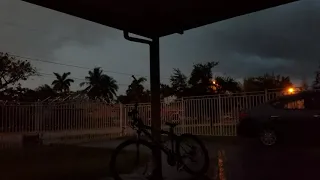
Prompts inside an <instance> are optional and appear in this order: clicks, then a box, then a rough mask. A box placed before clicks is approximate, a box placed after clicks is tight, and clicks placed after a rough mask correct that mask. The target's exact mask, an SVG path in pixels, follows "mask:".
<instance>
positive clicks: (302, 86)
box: [300, 78, 309, 91]
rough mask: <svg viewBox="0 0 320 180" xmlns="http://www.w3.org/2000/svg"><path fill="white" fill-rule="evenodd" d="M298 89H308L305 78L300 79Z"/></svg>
mask: <svg viewBox="0 0 320 180" xmlns="http://www.w3.org/2000/svg"><path fill="white" fill-rule="evenodd" d="M300 89H301V90H302V91H305V90H308V89H309V85H308V82H307V79H306V78H303V79H302V81H301V85H300Z"/></svg>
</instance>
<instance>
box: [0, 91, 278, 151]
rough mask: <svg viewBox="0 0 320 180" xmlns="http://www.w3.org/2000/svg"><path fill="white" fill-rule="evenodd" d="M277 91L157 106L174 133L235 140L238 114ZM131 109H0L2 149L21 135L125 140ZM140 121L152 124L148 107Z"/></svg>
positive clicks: (91, 105) (46, 138)
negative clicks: (122, 138) (173, 125)
mask: <svg viewBox="0 0 320 180" xmlns="http://www.w3.org/2000/svg"><path fill="white" fill-rule="evenodd" d="M278 95H280V94H279V93H277V92H269V93H265V92H262V93H251V94H232V95H216V96H206V97H191V98H184V99H179V100H176V101H175V102H172V103H170V104H166V103H162V104H161V124H162V126H163V128H164V129H165V128H167V127H166V126H165V125H164V123H165V122H167V121H169V122H178V123H180V125H179V126H178V127H177V128H176V129H175V131H176V132H177V133H192V134H195V135H212V136H235V135H236V123H237V120H238V115H239V114H238V113H239V111H240V110H241V109H248V108H251V107H254V106H256V105H258V104H261V103H263V102H265V101H267V100H271V99H273V98H275V97H276V96H278ZM133 107H134V105H131V104H129V105H122V104H117V105H109V104H105V103H100V102H95V103H89V102H86V103H68V104H50V105H48V104H47V105H46V104H40V103H35V104H27V105H0V146H1V145H2V146H3V145H4V144H6V145H7V144H10V143H17V142H20V141H21V138H22V135H25V134H41V135H42V138H43V139H44V141H45V142H48V143H55V142H62V143H66V142H68V143H75V142H82V141H91V140H92V139H100V138H106V137H108V138H112V137H120V136H126V135H130V134H132V133H134V132H133V131H132V130H131V129H130V127H128V126H127V125H128V121H129V118H128V117H127V112H129V111H130V110H131V109H132V108H133ZM138 111H139V114H140V117H141V118H142V120H143V121H144V122H145V123H146V124H148V125H150V124H151V105H150V104H139V107H138Z"/></svg>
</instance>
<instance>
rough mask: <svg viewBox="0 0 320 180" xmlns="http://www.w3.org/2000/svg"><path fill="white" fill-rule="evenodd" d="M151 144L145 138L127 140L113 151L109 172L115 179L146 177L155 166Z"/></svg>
mask: <svg viewBox="0 0 320 180" xmlns="http://www.w3.org/2000/svg"><path fill="white" fill-rule="evenodd" d="M152 150H153V146H152V145H151V144H150V143H149V142H147V141H145V140H136V139H132V140H127V141H125V142H123V143H121V144H120V145H119V146H118V147H117V148H116V149H115V151H114V152H113V154H112V157H111V161H110V172H111V174H112V177H113V178H114V179H115V180H122V179H128V178H129V179H130V178H137V179H148V178H149V177H150V176H151V175H152V172H153V170H154V168H155V166H154V160H153V156H152Z"/></svg>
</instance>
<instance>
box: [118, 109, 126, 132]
mask: <svg viewBox="0 0 320 180" xmlns="http://www.w3.org/2000/svg"><path fill="white" fill-rule="evenodd" d="M119 108H120V110H119V111H120V119H119V120H120V127H119V128H120V136H121V137H122V136H123V135H124V132H123V114H124V113H125V112H124V111H123V110H124V108H123V105H122V103H120V105H119Z"/></svg>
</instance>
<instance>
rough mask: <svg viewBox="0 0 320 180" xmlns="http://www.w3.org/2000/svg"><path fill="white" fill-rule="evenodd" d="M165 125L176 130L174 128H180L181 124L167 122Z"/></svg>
mask: <svg viewBox="0 0 320 180" xmlns="http://www.w3.org/2000/svg"><path fill="white" fill-rule="evenodd" d="M165 125H167V126H169V127H171V128H174V127H176V126H178V125H179V123H170V122H166V123H165Z"/></svg>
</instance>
